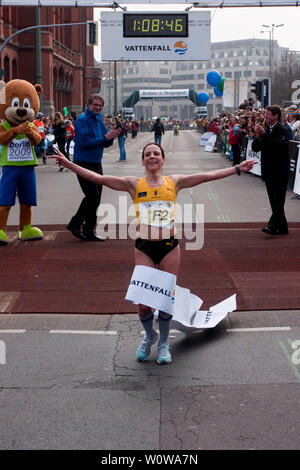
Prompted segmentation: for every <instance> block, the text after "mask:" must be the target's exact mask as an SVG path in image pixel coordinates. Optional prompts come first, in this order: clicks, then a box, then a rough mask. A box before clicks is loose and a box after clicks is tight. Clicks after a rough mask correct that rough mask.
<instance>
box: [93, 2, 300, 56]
mask: <svg viewBox="0 0 300 470" xmlns="http://www.w3.org/2000/svg"><path fill="white" fill-rule="evenodd" d="M185 7H186V5H173V6H171V5H149V4H148V5H147V6H144V8H143V5H128V7H127V10H128V11H141V10H147V12H149V13H150V12H151V11H169V12H170V11H178V10H180V11H184V8H185ZM171 8H172V10H171ZM99 10H100V9H96V10H95V19H98V18H99ZM210 10H211V17H212V23H211V41H212V42H218V41H231V40H237V39H249V38H253V37H255V38H261V39H269V33H268V32H265V33H261V31H263V30H265V31H268V29H267V28H263V27H262V25H263V24H266V25H272V24H275V25H279V24H284V26H281V27H277V28H274V39H276V40H277V41H278V43H279V45H280V46H282V47H289V48H290V49H291V50H294V51H297V50H299V51H300V41H299V38H298V34H299V32H298V31H299V25H300V5H299V7H276V8H271V7H261V8H260V7H257V8H255V7H254V8H247V7H243V8H212V9H210ZM104 11H109V10H108V9H107V8H106V9H105V10H104ZM117 11H121V10H120V9H118V10H117ZM192 11H199V9H198V8H193V9H192ZM204 11H207V9H204ZM99 54H100V52H99V50H98V51H97V50H96V49H95V55H96V59H97V60H100V55H99Z"/></svg>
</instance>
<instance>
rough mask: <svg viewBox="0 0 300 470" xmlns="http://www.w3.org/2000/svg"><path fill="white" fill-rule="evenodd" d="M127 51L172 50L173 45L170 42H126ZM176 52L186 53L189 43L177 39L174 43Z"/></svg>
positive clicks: (179, 53)
mask: <svg viewBox="0 0 300 470" xmlns="http://www.w3.org/2000/svg"><path fill="white" fill-rule="evenodd" d="M124 47H125V50H126V52H137V51H144V52H171V50H172V49H171V47H170V45H169V44H165V45H160V44H148V45H145V44H135V45H132V44H131V45H126V44H125V46H124ZM173 47H174V52H175V53H176V54H178V55H183V54H186V52H187V51H188V45H187V44H185V43H184V42H183V41H177V42H175V44H173Z"/></svg>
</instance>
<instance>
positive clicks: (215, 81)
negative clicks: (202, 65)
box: [206, 70, 222, 86]
mask: <svg viewBox="0 0 300 470" xmlns="http://www.w3.org/2000/svg"><path fill="white" fill-rule="evenodd" d="M221 78H222V77H221V74H220V73H219V72H217V71H216V70H211V71H210V72H208V74H207V76H206V80H207V83H208V84H209V85H210V86H218V85H219V83H220V81H221Z"/></svg>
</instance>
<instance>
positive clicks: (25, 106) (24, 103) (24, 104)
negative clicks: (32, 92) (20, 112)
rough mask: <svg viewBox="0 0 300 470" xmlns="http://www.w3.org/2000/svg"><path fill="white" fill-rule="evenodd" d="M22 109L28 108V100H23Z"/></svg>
mask: <svg viewBox="0 0 300 470" xmlns="http://www.w3.org/2000/svg"><path fill="white" fill-rule="evenodd" d="M23 108H30V101H29V99H28V98H24V101H23Z"/></svg>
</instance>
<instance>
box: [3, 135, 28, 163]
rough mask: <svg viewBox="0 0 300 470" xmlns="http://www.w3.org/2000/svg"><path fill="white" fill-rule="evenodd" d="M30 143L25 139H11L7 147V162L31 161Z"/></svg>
mask: <svg viewBox="0 0 300 470" xmlns="http://www.w3.org/2000/svg"><path fill="white" fill-rule="evenodd" d="M33 160H34V156H33V152H32V147H31V143H30V142H29V139H27V137H26V138H25V139H13V140H12V141H11V142H10V143H9V144H8V146H7V161H8V162H25V161H26V162H27V161H33Z"/></svg>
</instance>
